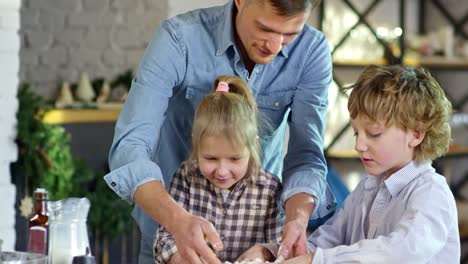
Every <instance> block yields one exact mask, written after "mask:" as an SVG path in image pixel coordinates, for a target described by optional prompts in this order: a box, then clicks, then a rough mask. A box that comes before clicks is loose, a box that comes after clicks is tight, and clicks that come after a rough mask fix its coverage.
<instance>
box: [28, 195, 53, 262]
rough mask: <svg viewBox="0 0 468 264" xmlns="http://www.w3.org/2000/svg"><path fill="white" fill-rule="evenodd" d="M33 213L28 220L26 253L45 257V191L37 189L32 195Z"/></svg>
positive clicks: (46, 223)
mask: <svg viewBox="0 0 468 264" xmlns="http://www.w3.org/2000/svg"><path fill="white" fill-rule="evenodd" d="M33 199H34V213H33V215H32V216H31V218H30V219H29V230H28V251H29V252H34V253H39V254H44V255H47V246H48V245H47V241H48V223H49V216H48V212H47V200H48V197H47V190H46V189H44V188H37V189H36V190H35V191H34V194H33Z"/></svg>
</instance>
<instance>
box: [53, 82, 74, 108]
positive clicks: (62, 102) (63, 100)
mask: <svg viewBox="0 0 468 264" xmlns="http://www.w3.org/2000/svg"><path fill="white" fill-rule="evenodd" d="M73 102H74V99H73V95H72V92H71V88H70V84H69V83H68V82H63V84H62V88H60V94H59V97H58V98H57V100H56V101H55V107H56V108H64V107H67V106H71V105H73Z"/></svg>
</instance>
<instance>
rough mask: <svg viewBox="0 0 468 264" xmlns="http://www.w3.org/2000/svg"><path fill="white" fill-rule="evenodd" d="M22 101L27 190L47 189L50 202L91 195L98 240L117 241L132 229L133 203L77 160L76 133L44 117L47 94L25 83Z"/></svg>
mask: <svg viewBox="0 0 468 264" xmlns="http://www.w3.org/2000/svg"><path fill="white" fill-rule="evenodd" d="M18 101H19V109H18V113H17V119H18V124H17V130H18V134H17V138H16V143H17V144H18V149H19V155H18V161H17V162H16V164H15V167H16V171H17V172H18V175H21V176H22V177H24V193H25V194H26V195H31V194H32V191H33V190H34V189H35V188H38V187H44V188H46V189H47V190H48V192H49V199H50V200H60V199H64V198H68V197H88V199H90V201H91V209H90V213H89V216H88V221H89V223H90V227H91V230H93V233H94V235H95V237H98V238H99V239H110V240H112V239H114V238H115V237H117V236H118V235H119V234H122V233H124V232H126V231H128V230H130V229H131V227H132V221H131V219H130V211H131V209H132V208H131V206H129V205H128V204H127V203H126V202H124V201H123V200H120V199H119V198H118V197H117V196H116V195H115V193H114V192H113V191H112V190H111V189H109V188H108V187H107V185H106V183H105V182H104V180H103V178H102V175H99V177H97V175H95V173H94V172H93V171H92V170H91V169H90V168H89V166H88V164H87V163H86V162H85V161H83V160H79V159H76V158H73V156H72V153H71V149H70V145H69V143H70V139H71V136H70V134H69V133H67V132H66V131H65V129H64V127H63V126H60V125H54V124H46V123H44V122H43V121H42V120H43V117H44V113H45V112H46V111H47V110H49V107H47V106H46V105H45V103H44V100H43V98H42V97H41V96H39V95H37V94H35V93H34V92H33V91H32V90H31V88H30V85H29V84H23V85H21V87H20V89H19V92H18ZM18 175H17V177H18Z"/></svg>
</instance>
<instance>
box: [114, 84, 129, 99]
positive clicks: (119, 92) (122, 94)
mask: <svg viewBox="0 0 468 264" xmlns="http://www.w3.org/2000/svg"><path fill="white" fill-rule="evenodd" d="M127 96H128V89H127V88H126V87H125V86H124V85H118V86H117V87H115V88H114V89H112V92H111V98H112V100H113V101H117V102H123V101H125V99H126V98H127Z"/></svg>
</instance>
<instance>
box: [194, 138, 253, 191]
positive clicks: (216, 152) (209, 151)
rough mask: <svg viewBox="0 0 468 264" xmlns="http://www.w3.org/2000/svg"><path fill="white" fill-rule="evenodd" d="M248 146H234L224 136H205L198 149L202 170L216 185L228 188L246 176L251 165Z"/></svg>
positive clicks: (224, 188)
mask: <svg viewBox="0 0 468 264" xmlns="http://www.w3.org/2000/svg"><path fill="white" fill-rule="evenodd" d="M249 158H250V151H249V150H248V149H247V147H245V146H244V147H236V146H233V144H232V142H231V141H230V140H228V139H227V138H226V137H223V136H203V137H202V138H201V141H200V147H199V151H198V164H199V166H200V171H201V173H202V174H203V176H205V177H206V178H207V179H208V180H209V181H210V182H211V183H212V184H214V185H215V186H216V187H218V188H220V189H223V190H226V189H230V188H231V187H233V186H234V185H235V184H236V183H237V182H238V181H240V180H241V179H242V178H244V176H245V174H246V172H247V169H248V167H249Z"/></svg>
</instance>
